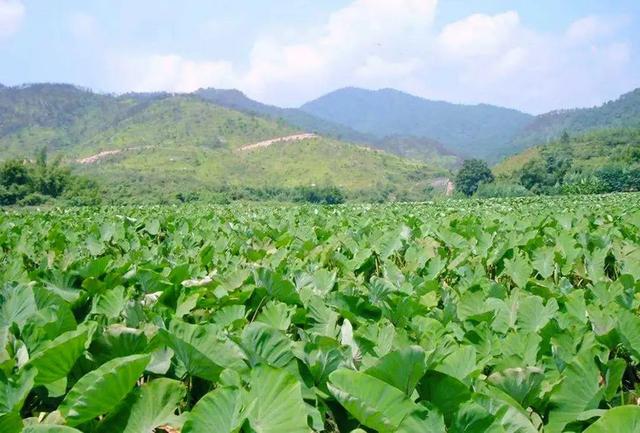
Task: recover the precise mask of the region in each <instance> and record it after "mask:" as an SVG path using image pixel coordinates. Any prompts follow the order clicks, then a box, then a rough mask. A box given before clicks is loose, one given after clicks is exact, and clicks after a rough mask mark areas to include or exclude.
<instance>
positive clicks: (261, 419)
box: [246, 366, 311, 433]
mask: <svg viewBox="0 0 640 433" xmlns="http://www.w3.org/2000/svg"><path fill="white" fill-rule="evenodd" d="M249 382H250V385H251V391H250V392H249V395H248V396H247V403H246V405H247V408H248V409H247V410H248V413H247V417H248V419H249V424H250V425H251V428H252V429H253V431H254V432H255V433H282V432H287V433H309V432H311V429H310V428H309V426H308V425H307V408H306V406H305V403H304V400H302V389H301V385H300V382H298V380H297V379H296V378H295V377H293V376H292V375H291V374H289V373H287V372H286V371H285V370H281V369H276V368H272V367H268V366H259V367H256V368H254V369H253V370H251V379H250V381H249Z"/></svg>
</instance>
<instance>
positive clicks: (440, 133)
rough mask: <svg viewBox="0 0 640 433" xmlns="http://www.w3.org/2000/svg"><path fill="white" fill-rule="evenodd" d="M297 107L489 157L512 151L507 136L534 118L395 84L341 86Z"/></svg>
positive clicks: (370, 130)
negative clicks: (372, 87) (430, 96)
mask: <svg viewBox="0 0 640 433" xmlns="http://www.w3.org/2000/svg"><path fill="white" fill-rule="evenodd" d="M301 109H302V110H303V111H305V112H307V113H310V114H313V115H315V116H317V117H320V118H323V119H326V120H329V121H332V122H336V123H339V124H342V125H346V126H349V127H350V128H353V129H355V130H357V131H359V132H362V133H365V134H371V135H374V136H376V137H378V138H383V137H387V136H393V135H402V136H407V135H408V136H414V137H424V138H429V139H431V140H435V141H438V142H439V143H442V145H443V146H444V147H445V148H447V149H449V150H450V151H452V152H454V153H457V154H460V155H463V156H472V157H480V158H487V159H496V158H499V157H500V156H503V155H506V154H509V153H512V149H511V141H512V140H513V138H514V137H515V136H516V135H517V134H518V132H519V131H520V130H521V129H522V128H523V127H525V126H526V125H527V124H528V123H530V122H531V121H532V120H533V116H531V115H529V114H525V113H522V112H519V111H517V110H512V109H507V108H502V107H496V106H492V105H486V104H480V105H460V104H451V103H448V102H441V101H430V100H427V99H423V98H419V97H417V96H413V95H409V94H407V93H403V92H400V91H397V90H393V89H383V90H377V91H372V90H365V89H358V88H345V89H340V90H336V91H335V92H332V93H329V94H327V95H325V96H322V97H321V98H318V99H316V100H314V101H311V102H308V103H306V104H304V105H303V106H302V107H301Z"/></svg>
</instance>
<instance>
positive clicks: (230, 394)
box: [182, 388, 245, 433]
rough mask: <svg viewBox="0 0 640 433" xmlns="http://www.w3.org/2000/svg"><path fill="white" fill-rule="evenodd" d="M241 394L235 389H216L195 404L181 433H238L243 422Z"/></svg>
mask: <svg viewBox="0 0 640 433" xmlns="http://www.w3.org/2000/svg"><path fill="white" fill-rule="evenodd" d="M243 404H244V401H243V398H242V392H241V391H239V390H238V389H235V388H218V389H216V390H214V391H211V392H210V393H208V394H207V395H205V396H204V397H202V398H201V399H200V401H198V403H196V405H195V406H194V408H193V409H192V410H191V413H189V415H188V417H187V420H186V421H185V423H184V427H183V428H182V433H209V432H210V431H211V426H215V427H216V433H238V432H239V431H240V429H241V428H242V424H243V423H244V420H245V413H244V406H243Z"/></svg>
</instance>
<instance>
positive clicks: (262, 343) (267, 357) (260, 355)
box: [242, 322, 293, 367]
mask: <svg viewBox="0 0 640 433" xmlns="http://www.w3.org/2000/svg"><path fill="white" fill-rule="evenodd" d="M242 346H243V348H244V349H245V351H246V352H247V353H248V354H249V360H250V361H251V364H252V365H256V364H258V363H261V362H262V363H266V364H269V365H271V366H272V367H284V366H285V365H287V364H288V363H289V362H290V361H291V360H292V359H293V353H292V351H291V348H292V342H291V340H290V339H289V338H288V337H287V336H286V335H285V334H284V333H282V332H281V331H279V330H277V329H275V328H273V327H271V326H269V325H267V324H264V323H258V322H254V323H251V324H250V325H248V326H247V327H246V328H245V329H244V331H243V332H242Z"/></svg>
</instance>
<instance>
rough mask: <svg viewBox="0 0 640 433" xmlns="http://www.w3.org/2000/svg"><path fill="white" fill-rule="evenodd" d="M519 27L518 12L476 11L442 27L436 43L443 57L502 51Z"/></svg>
mask: <svg viewBox="0 0 640 433" xmlns="http://www.w3.org/2000/svg"><path fill="white" fill-rule="evenodd" d="M521 30H522V27H521V24H520V16H519V15H518V13H517V12H513V11H511V12H506V13H503V14H499V15H494V16H491V15H484V14H475V15H471V16H469V17H467V18H465V19H463V20H460V21H456V22H454V23H451V24H448V25H447V26H445V27H444V29H443V30H442V32H441V33H440V34H439V35H438V39H437V44H438V47H439V49H440V52H441V54H442V55H443V56H445V57H453V58H469V57H473V56H486V55H494V54H496V53H499V52H504V51H505V48H506V47H507V46H508V45H509V43H510V41H512V40H513V38H514V37H517V36H518V33H520V32H521Z"/></svg>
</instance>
